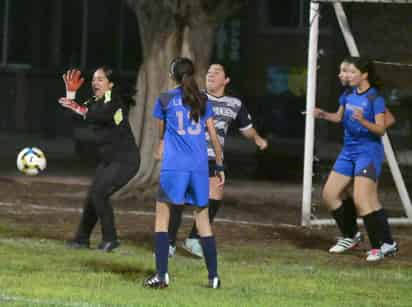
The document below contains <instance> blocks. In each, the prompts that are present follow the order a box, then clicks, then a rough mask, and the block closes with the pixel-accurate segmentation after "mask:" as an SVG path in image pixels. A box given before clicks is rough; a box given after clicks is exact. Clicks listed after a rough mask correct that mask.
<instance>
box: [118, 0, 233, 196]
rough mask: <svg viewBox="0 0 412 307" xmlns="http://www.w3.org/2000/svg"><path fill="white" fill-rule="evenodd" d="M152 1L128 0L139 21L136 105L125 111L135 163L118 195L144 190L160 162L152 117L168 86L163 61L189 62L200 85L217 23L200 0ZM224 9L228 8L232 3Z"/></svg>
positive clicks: (153, 180)
mask: <svg viewBox="0 0 412 307" xmlns="http://www.w3.org/2000/svg"><path fill="white" fill-rule="evenodd" d="M153 2H155V1H151V0H149V1H144V0H141V1H140V0H128V4H129V6H130V7H131V8H132V9H133V10H134V12H135V13H136V16H137V20H138V23H139V29H140V37H141V43H142V50H143V58H144V60H143V63H142V65H141V66H140V69H139V73H138V78H137V85H136V89H137V94H136V106H135V107H133V108H132V109H131V110H130V115H129V120H130V124H131V126H132V130H133V133H134V135H135V139H136V144H137V145H138V146H139V148H140V153H141V163H140V169H139V171H138V173H137V175H136V176H135V178H133V179H132V180H131V181H130V182H129V184H128V185H127V186H126V187H125V188H123V189H122V191H121V192H120V194H121V195H122V196H128V195H131V194H132V195H133V194H137V193H139V192H138V191H139V190H140V191H141V190H145V191H147V190H149V191H150V190H152V189H148V188H149V187H153V186H154V185H155V184H156V183H157V181H158V178H159V167H160V163H159V162H158V161H156V160H155V159H154V157H153V153H154V149H155V147H156V146H157V144H158V142H159V132H158V128H157V126H156V122H155V120H154V119H153V117H152V110H153V106H154V102H155V100H156V98H157V97H158V96H159V95H160V93H162V92H164V91H166V90H167V89H169V88H171V87H172V86H173V82H172V80H171V79H170V78H169V76H168V73H169V65H170V63H171V61H172V60H173V59H174V58H175V57H178V56H185V57H189V58H191V59H192V60H193V61H194V63H195V67H196V79H197V81H198V82H199V85H200V86H201V87H203V86H204V79H205V74H206V71H207V68H208V65H209V60H210V55H211V51H212V47H213V38H214V36H213V33H214V29H215V27H216V25H217V24H218V18H211V16H210V15H209V14H208V13H209V12H208V11H207V9H205V7H204V5H203V4H202V0H186V1H185V0H181V1H162V2H158V1H156V5H154V4H153ZM221 2H225V0H221ZM226 2H228V1H226ZM226 4H227V3H226ZM230 9H231V11H233V7H231V8H230ZM219 13H220V14H221V13H222V12H221V11H219ZM220 19H222V18H220ZM220 19H219V20H220ZM149 193H150V192H149Z"/></svg>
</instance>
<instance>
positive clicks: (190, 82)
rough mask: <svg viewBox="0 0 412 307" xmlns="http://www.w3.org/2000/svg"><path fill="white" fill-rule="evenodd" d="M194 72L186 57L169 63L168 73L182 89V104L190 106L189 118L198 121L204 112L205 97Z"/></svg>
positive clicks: (191, 63) (190, 62)
mask: <svg viewBox="0 0 412 307" xmlns="http://www.w3.org/2000/svg"><path fill="white" fill-rule="evenodd" d="M194 74H195V67H194V65H193V62H192V61H191V60H190V59H188V58H181V57H179V58H176V59H174V60H173V61H172V63H170V75H171V76H172V77H173V79H175V80H176V82H177V83H179V84H180V85H181V86H182V89H183V104H185V105H188V106H189V107H190V108H191V111H190V118H191V119H193V120H194V121H195V122H199V118H200V116H203V115H204V114H205V110H206V101H207V97H206V95H205V94H203V93H202V92H201V91H200V90H199V87H198V85H197V83H196V80H195V78H194Z"/></svg>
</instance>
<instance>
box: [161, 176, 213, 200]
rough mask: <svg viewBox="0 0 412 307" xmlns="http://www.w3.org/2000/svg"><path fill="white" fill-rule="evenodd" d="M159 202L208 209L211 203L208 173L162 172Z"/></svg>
mask: <svg viewBox="0 0 412 307" xmlns="http://www.w3.org/2000/svg"><path fill="white" fill-rule="evenodd" d="M157 200H158V201H162V202H166V203H171V204H174V205H184V204H189V205H193V206H197V207H206V206H207V205H208V201H209V173H208V171H207V170H205V171H175V170H162V171H160V186H159V192H158V195H157Z"/></svg>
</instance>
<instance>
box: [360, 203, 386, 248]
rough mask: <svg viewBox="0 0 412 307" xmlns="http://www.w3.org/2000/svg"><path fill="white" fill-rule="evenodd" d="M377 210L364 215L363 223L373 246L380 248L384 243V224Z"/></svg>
mask: <svg viewBox="0 0 412 307" xmlns="http://www.w3.org/2000/svg"><path fill="white" fill-rule="evenodd" d="M378 215H379V214H377V212H376V211H374V212H372V213H369V214H367V215H365V216H363V224H364V225H365V229H366V232H367V233H368V237H369V241H370V243H371V246H372V248H380V247H381V245H382V243H383V233H382V224H381V223H380V220H379V216H378Z"/></svg>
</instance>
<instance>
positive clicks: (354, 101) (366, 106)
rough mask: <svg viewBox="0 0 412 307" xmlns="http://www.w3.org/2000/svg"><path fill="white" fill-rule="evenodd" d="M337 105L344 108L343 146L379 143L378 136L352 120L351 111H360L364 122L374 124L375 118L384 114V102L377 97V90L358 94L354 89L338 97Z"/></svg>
mask: <svg viewBox="0 0 412 307" xmlns="http://www.w3.org/2000/svg"><path fill="white" fill-rule="evenodd" d="M339 103H340V105H342V106H344V108H345V112H344V115H343V126H344V128H345V132H344V144H345V145H361V144H364V143H368V142H381V138H380V137H379V136H377V135H375V134H373V133H372V132H370V131H369V130H368V129H367V128H366V127H364V126H362V125H361V124H360V123H359V121H357V120H356V119H354V118H353V111H354V110H361V111H362V112H363V117H364V118H365V119H366V120H368V121H370V122H372V123H375V116H376V115H377V114H380V113H384V112H385V101H384V99H383V97H382V96H379V95H378V91H377V89H375V88H370V89H369V90H367V91H366V92H364V93H360V94H359V93H358V92H357V90H356V89H355V88H354V89H352V90H350V92H349V93H344V94H343V95H342V96H341V97H340V99H339Z"/></svg>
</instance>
